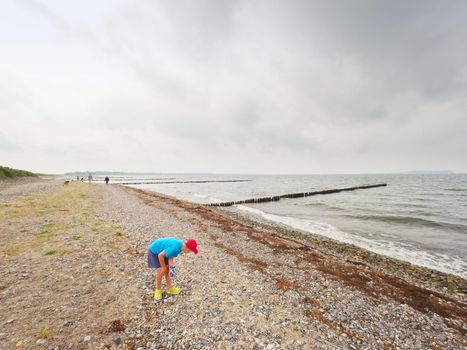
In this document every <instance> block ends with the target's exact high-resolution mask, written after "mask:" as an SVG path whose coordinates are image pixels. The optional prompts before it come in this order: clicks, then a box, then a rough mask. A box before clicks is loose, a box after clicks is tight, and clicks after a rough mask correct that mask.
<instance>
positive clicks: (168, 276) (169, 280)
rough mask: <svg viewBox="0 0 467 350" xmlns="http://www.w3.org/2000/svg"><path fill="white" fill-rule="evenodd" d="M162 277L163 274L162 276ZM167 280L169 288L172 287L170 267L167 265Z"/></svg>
mask: <svg viewBox="0 0 467 350" xmlns="http://www.w3.org/2000/svg"><path fill="white" fill-rule="evenodd" d="M161 279H162V276H161ZM165 281H166V282H167V289H170V288H172V280H171V279H170V269H169V268H168V267H167V269H166V270H165Z"/></svg>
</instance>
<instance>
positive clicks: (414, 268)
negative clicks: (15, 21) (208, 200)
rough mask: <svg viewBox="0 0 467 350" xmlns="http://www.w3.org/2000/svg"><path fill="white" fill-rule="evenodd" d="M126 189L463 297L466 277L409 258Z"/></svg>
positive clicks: (466, 294)
mask: <svg viewBox="0 0 467 350" xmlns="http://www.w3.org/2000/svg"><path fill="white" fill-rule="evenodd" d="M128 188H130V189H132V190H136V191H141V192H144V193H147V194H149V195H152V194H155V195H157V196H160V197H166V198H170V199H172V200H174V201H180V202H186V203H189V204H190V205H193V206H200V207H206V208H208V209H209V210H211V211H213V212H215V213H216V214H217V215H220V216H223V217H225V218H228V219H230V220H234V221H235V222H242V223H247V224H248V225H251V226H254V227H259V228H262V229H265V230H269V231H271V232H273V233H274V234H276V235H277V236H278V237H280V238H283V239H286V240H290V241H292V242H295V243H300V244H303V245H305V246H313V248H314V249H321V250H322V251H323V252H325V253H326V254H331V255H335V256H336V257H339V258H342V259H344V260H345V261H347V262H349V263H352V264H356V265H361V266H367V267H370V268H373V269H376V270H378V271H380V272H383V273H387V274H389V275H391V276H394V277H400V274H401V273H403V274H404V277H405V278H406V279H408V280H410V281H411V282H413V283H415V284H417V285H419V286H423V287H425V288H434V290H436V291H437V292H439V293H447V294H448V295H450V296H459V297H464V298H465V297H467V279H464V278H463V277H461V276H458V275H455V274H451V273H447V272H444V271H440V270H435V269H432V268H429V267H425V266H420V265H416V264H413V263H411V262H409V261H404V260H400V259H397V258H394V257H391V256H387V255H383V254H379V253H375V252H372V251H370V250H368V249H365V248H362V247H359V246H357V245H355V244H351V243H347V242H342V241H339V240H336V239H333V238H330V237H326V236H323V235H319V234H315V233H312V232H308V231H304V230H300V229H298V228H294V227H292V226H288V225H286V224H282V223H279V222H275V221H271V220H267V219H264V218H260V217H259V216H257V215H253V214H248V212H245V211H241V210H239V209H237V208H235V207H233V208H230V207H212V206H205V205H203V204H200V203H194V202H189V201H185V200H183V199H179V198H177V197H174V196H170V195H167V194H164V193H159V192H155V191H150V190H144V189H139V188H134V187H128Z"/></svg>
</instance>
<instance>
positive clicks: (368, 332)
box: [0, 180, 467, 349]
mask: <svg viewBox="0 0 467 350" xmlns="http://www.w3.org/2000/svg"><path fill="white" fill-rule="evenodd" d="M162 236H175V237H179V238H181V239H186V238H194V239H196V240H197V241H198V243H199V250H200V253H199V254H198V255H196V256H195V255H193V254H189V255H186V256H180V257H178V258H177V259H175V261H176V266H177V267H176V276H175V279H174V282H175V284H176V285H177V286H178V287H181V288H182V293H181V294H180V295H178V296H171V297H166V298H165V299H164V300H163V301H162V302H155V301H154V300H153V299H152V291H153V283H154V281H153V279H154V276H153V271H152V270H149V269H147V267H146V266H147V265H146V259H147V256H146V249H147V245H148V243H149V242H150V241H151V240H152V239H155V238H157V237H162ZM0 259H1V260H0V276H1V282H0V324H1V327H0V329H1V330H0V349H107V348H115V349H463V348H467V341H466V337H465V333H466V330H467V304H466V302H467V299H466V294H465V293H466V287H467V286H466V281H465V280H463V279H461V278H458V277H455V276H451V275H446V274H443V273H439V272H436V271H432V270H428V269H424V268H418V267H414V266H412V265H410V264H406V263H402V262H398V261H396V260H394V259H389V258H384V257H381V256H379V255H376V254H372V253H368V252H366V251H364V250H361V249H358V248H356V247H353V246H349V245H345V244H341V243H338V242H334V241H332V240H327V239H324V238H322V237H318V236H313V235H306V234H304V233H302V232H298V231H291V230H290V229H288V228H286V227H281V226H272V225H270V224H269V223H267V222H260V221H252V220H251V219H248V218H245V217H244V216H241V215H239V213H238V212H235V210H225V209H213V208H207V207H203V206H200V205H195V204H190V203H187V202H184V201H180V200H177V199H174V198H170V197H167V196H162V195H158V194H152V193H147V192H143V191H140V190H135V189H131V188H126V187H122V186H118V185H108V186H107V185H103V184H98V185H97V184H87V183H77V182H71V183H69V184H67V185H64V184H63V182H60V181H50V180H49V181H45V180H34V181H33V180H31V181H19V182H12V183H8V184H0Z"/></svg>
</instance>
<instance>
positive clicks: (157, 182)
mask: <svg viewBox="0 0 467 350" xmlns="http://www.w3.org/2000/svg"><path fill="white" fill-rule="evenodd" d="M248 181H251V180H196V181H148V182H121V183H119V185H164V184H205V183H209V182H248Z"/></svg>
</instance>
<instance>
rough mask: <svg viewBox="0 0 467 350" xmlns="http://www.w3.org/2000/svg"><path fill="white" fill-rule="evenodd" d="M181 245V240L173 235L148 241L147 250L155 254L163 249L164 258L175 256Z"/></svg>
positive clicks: (178, 252)
mask: <svg viewBox="0 0 467 350" xmlns="http://www.w3.org/2000/svg"><path fill="white" fill-rule="evenodd" d="M182 245H183V242H182V241H180V240H178V239H176V238H173V237H167V238H159V239H156V240H155V241H152V242H151V243H149V250H150V251H151V253H153V254H156V255H159V253H162V252H163V251H164V252H165V257H166V258H175V257H176V256H178V254H180V249H181V248H182Z"/></svg>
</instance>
